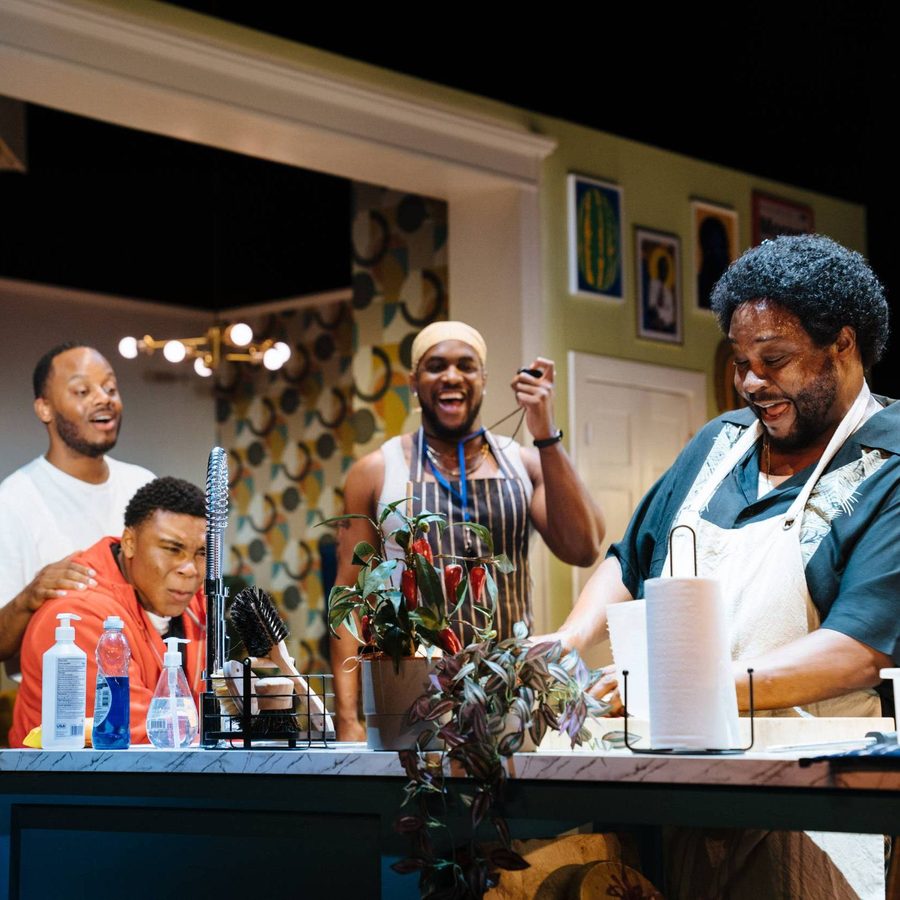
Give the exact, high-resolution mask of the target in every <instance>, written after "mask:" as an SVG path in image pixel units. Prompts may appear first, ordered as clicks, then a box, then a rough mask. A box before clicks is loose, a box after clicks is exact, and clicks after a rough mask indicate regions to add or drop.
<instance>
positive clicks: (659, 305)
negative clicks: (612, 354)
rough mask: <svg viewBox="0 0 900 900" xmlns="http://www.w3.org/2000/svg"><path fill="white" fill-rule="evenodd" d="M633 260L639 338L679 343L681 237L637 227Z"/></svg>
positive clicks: (681, 307)
mask: <svg viewBox="0 0 900 900" xmlns="http://www.w3.org/2000/svg"><path fill="white" fill-rule="evenodd" d="M634 260H635V273H636V287H637V289H636V292H635V293H636V296H637V334H638V337H640V338H646V339H647V340H651V341H665V342H667V343H671V344H680V343H682V341H683V337H682V319H683V304H682V298H681V238H679V237H678V235H677V234H670V233H668V232H665V231H657V230H656V229H654V228H647V227H645V226H643V225H636V226H635V229H634Z"/></svg>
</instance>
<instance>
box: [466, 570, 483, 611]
mask: <svg viewBox="0 0 900 900" xmlns="http://www.w3.org/2000/svg"><path fill="white" fill-rule="evenodd" d="M486 578H487V569H485V567H484V566H472V568H471V569H469V591H470V593H471V596H472V602H473V603H481V598H482V597H483V596H484V581H485V579H486Z"/></svg>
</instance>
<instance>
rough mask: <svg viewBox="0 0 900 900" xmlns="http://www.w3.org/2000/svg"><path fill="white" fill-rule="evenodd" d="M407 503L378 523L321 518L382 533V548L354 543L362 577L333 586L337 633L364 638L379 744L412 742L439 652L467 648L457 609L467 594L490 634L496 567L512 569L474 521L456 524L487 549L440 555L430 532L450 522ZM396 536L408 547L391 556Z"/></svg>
mask: <svg viewBox="0 0 900 900" xmlns="http://www.w3.org/2000/svg"><path fill="white" fill-rule="evenodd" d="M407 502H408V500H407V499H406V498H404V499H402V500H397V501H396V502H394V503H391V504H388V505H387V506H386V507H385V509H384V510H383V511H382V512H381V514H380V516H379V519H378V521H377V522H376V521H374V520H372V519H370V518H369V517H368V516H364V515H359V514H347V515H343V516H336V517H334V518H332V519H328V520H326V521H325V522H323V523H321V524H323V525H325V524H333V523H340V522H343V521H346V520H347V519H351V518H360V519H366V520H367V521H368V522H369V523H370V524H371V525H372V528H373V529H374V531H375V533H376V534H378V535H379V536H380V537H379V541H378V546H377V547H375V546H373V545H372V544H370V543H369V542H368V541H361V542H360V543H358V544H357V545H356V546H355V547H354V548H353V562H354V563H355V564H356V565H358V566H359V567H360V568H359V574H358V576H357V578H356V582H355V583H354V584H352V585H335V586H334V587H333V588H332V590H331V593H330V595H329V598H328V627H329V628H330V630H331V632H332V633H336V632H337V630H338V629H339V628H340V627H341V626H342V625H346V627H347V628H348V629H349V630H350V633H351V634H352V635H353V636H354V637H355V638H356V639H357V640H358V641H359V642H360V649H359V657H360V665H361V669H362V672H361V676H362V693H363V711H364V713H365V715H366V726H367V740H368V746H369V747H370V748H371V749H377V750H399V749H406V748H409V747H411V746H412V745H413V743H414V742H415V739H416V736H417V734H418V732H419V731H420V730H421V729H418V728H413V727H411V724H410V722H409V721H408V713H409V709H410V707H411V706H412V704H413V702H414V701H415V700H416V698H418V697H419V696H420V695H421V693H422V691H423V690H424V687H425V684H426V682H427V679H428V671H429V668H430V666H431V665H433V661H434V659H435V658H436V657H437V656H438V655H440V654H438V653H436V652H435V651H437V650H439V651H440V652H441V653H447V654H453V653H456V652H457V651H459V650H461V649H462V645H461V643H460V640H459V638H458V637H457V635H456V633H455V632H454V630H453V629H452V627H451V624H450V623H451V621H452V619H453V617H454V615H455V614H456V612H457V611H458V610H459V608H460V607H461V606H462V604H463V603H465V602H466V601H467V600H468V601H469V602H470V603H471V605H472V608H473V609H475V610H476V611H477V612H478V613H479V614H480V615H481V617H482V619H483V624H482V625H481V626H480V627H478V628H476V629H475V631H476V635H477V636H478V638H479V640H485V639H488V638H489V636H490V635H491V634H492V632H491V631H490V628H491V622H492V618H493V614H492V613H493V609H494V606H495V603H496V597H497V585H496V582H495V581H494V577H493V574H492V571H491V570H492V569H494V568H496V569H497V570H498V571H500V572H504V573H508V572H511V571H512V570H513V566H512V564H511V563H510V561H509V559H508V558H507V557H506V556H504V555H498V556H495V555H494V553H493V542H492V540H491V535H490V532H489V531H488V530H487V529H486V528H484V527H483V526H481V525H478V524H477V523H474V522H460V523H457V524H456V525H454V526H453V527H460V528H464V529H468V530H470V531H471V532H473V533H474V534H475V535H476V536H477V537H478V538H479V539H480V540H481V542H482V545H483V546H484V547H486V548H487V555H485V556H482V557H476V558H466V559H463V558H461V557H452V556H449V555H439V556H438V557H437V559H435V557H434V555H433V551H432V549H431V545H430V543H429V540H428V534H429V532H430V531H431V530H432V529H433V530H435V531H436V532H437V535H438V544H439V543H440V536H441V535H442V534H443V532H444V530H445V529H446V528H447V527H448V524H447V521H446V519H445V518H444V517H443V516H441V515H439V514H437V513H432V512H428V511H427V510H424V511H422V512H420V513H418V514H417V515H414V516H409V515H405V514H404V513H403V512H402V511H401V507H403V506H404V504H406V503H407ZM392 515H395V516H397V517H398V519H399V521H400V523H401V524H400V525H399V526H398V527H397V528H395V529H394V530H392V531H391V532H390V533H389V534H388V535H387V537H384V536H383V532H382V526H383V525H384V523H385V522H386V521H387V520H388V518H389V517H391V516H392ZM390 538H393V539H394V540H395V541H396V542H397V544H398V545H399V546H400V547H401V548H402V550H403V553H404V555H403V557H402V558H400V559H388V558H387V554H386V551H385V542H386V540H387V539H390ZM436 562H439V563H440V564H441V566H442V570H443V571H442V575H443V577H440V576H439V575H438V571H437V569H436V568H435V563H436ZM442 582H443V584H442Z"/></svg>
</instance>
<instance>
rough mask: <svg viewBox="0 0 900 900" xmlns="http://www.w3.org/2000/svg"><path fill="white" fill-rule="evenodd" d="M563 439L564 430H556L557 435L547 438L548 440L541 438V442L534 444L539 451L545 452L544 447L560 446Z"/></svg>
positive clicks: (534, 442)
mask: <svg viewBox="0 0 900 900" xmlns="http://www.w3.org/2000/svg"><path fill="white" fill-rule="evenodd" d="M562 439H563V430H562V428H558V429H557V430H556V434H554V435H551V436H550V437H547V438H541V439H540V440H537V441H532V443H533V444H534V446H535V447H537V448H538V450H543V449H544V447H552V446H553V445H554V444H558V443H559V442H560V441H561V440H562Z"/></svg>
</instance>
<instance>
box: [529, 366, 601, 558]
mask: <svg viewBox="0 0 900 900" xmlns="http://www.w3.org/2000/svg"><path fill="white" fill-rule="evenodd" d="M530 368H532V369H535V370H537V371H539V372H541V377H540V378H535V377H534V376H532V375H529V374H527V373H526V372H519V373H518V374H517V375H516V377H515V378H514V379H513V381H512V389H513V391H514V392H515V395H516V402H517V403H518V404H519V406H521V407H522V408H523V409H524V410H525V424H526V425H527V426H528V430H529V431H530V432H531V434H532V436H533V437H534V438H535V440H538V439H542V438H548V437H552V436H553V435H555V434H556V433H557V429H556V424H555V422H554V419H553V383H554V377H555V367H554V364H553V361H552V360H549V359H544V358H543V357H540V356H539V357H538V358H537V359H536V360H535V361H534V362H533V363H532V364H531V367H530ZM522 461H523V463H524V465H525V468H526V471H527V472H528V475H529V477H530V478H531V481H532V484H533V485H534V495H533V497H532V500H531V520H532V522H533V523H534V527H535V528H536V529H537V530H538V533H539V534H540V535H541V537H542V538H543V539H544V541H545V543H546V544H547V546H548V547H549V548H550V550H551V551H552V552H553V553H554V555H556V556H557V557H559V558H560V559H561V560H562V561H563V562H566V563H569V564H570V565H573V566H591V565H593V564H594V563H595V562H596V560H597V557H598V556H599V555H600V546H601V544H602V543H603V535H604V534H605V532H606V525H605V522H604V520H603V513H602V512H601V511H600V507H599V506H598V505H597V504H596V503H595V502H594V501H593V500H592V499H591V497H590V496H589V495H588V492H587V488H586V487H585V486H584V483H583V482H582V480H581V479H580V478H579V477H578V473H577V472H576V471H575V467H574V466H573V465H572V461H571V459H569V455H568V454H567V453H566V451H565V448H564V447H563V445H562V443H561V442H556V443H554V444H551V445H550V446H548V447H542V448H540V449H538V448H536V447H528V448H523V451H522Z"/></svg>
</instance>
